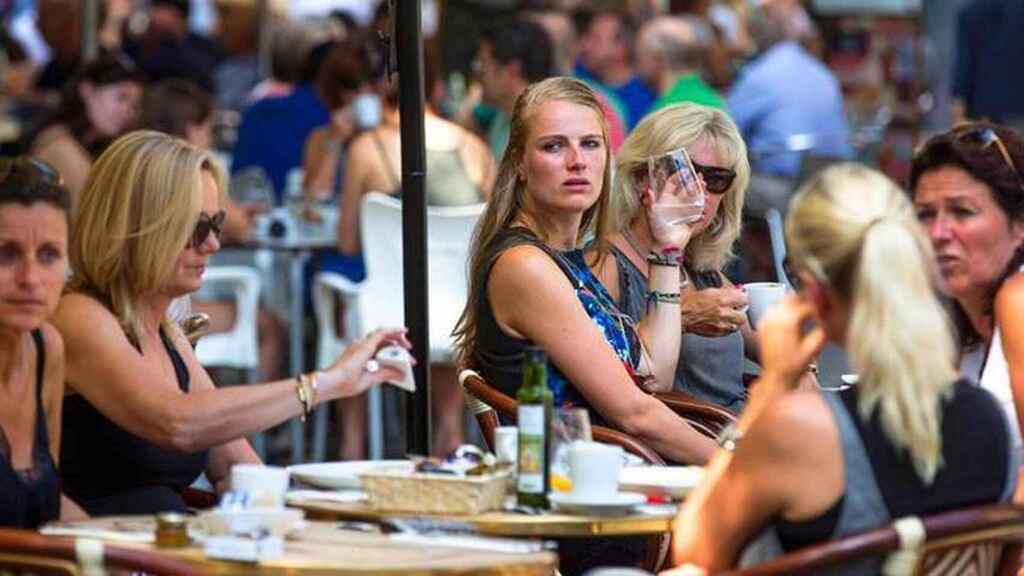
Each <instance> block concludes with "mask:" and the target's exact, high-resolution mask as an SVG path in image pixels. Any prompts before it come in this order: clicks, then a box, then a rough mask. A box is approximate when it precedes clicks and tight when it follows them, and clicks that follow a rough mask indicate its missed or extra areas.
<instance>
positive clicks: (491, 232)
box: [452, 76, 611, 363]
mask: <svg viewBox="0 0 1024 576" xmlns="http://www.w3.org/2000/svg"><path fill="white" fill-rule="evenodd" d="M553 101H563V102H571V103H573V104H578V105H580V106H586V107H587V108H590V109H591V110H593V111H594V113H595V114H596V115H597V118H598V121H599V123H600V125H601V137H602V139H603V141H604V149H605V164H604V174H603V176H602V180H601V195H600V196H599V197H598V199H597V202H595V203H594V205H593V206H591V207H590V208H588V209H587V210H586V211H584V212H583V218H582V220H581V222H580V230H579V234H578V236H577V239H576V240H577V242H578V243H579V242H582V241H583V239H584V238H585V237H587V236H588V235H589V234H593V240H594V245H595V246H596V250H595V255H596V257H601V256H603V255H604V254H605V253H606V250H607V245H606V242H607V240H606V238H607V235H608V231H609V229H610V217H611V207H610V204H611V202H610V197H611V185H610V183H611V152H610V150H609V148H608V123H607V121H606V119H605V116H604V109H603V108H602V107H601V103H600V102H599V101H598V99H597V96H596V95H595V94H594V91H593V90H592V89H591V88H590V87H589V86H587V85H586V84H584V83H583V82H581V81H579V80H576V79H573V78H568V77H564V76H557V77H554V78H548V79H546V80H541V81H540V82H536V83H534V84H531V85H530V86H528V87H527V88H526V90H524V91H523V92H522V94H520V95H519V97H518V98H516V103H515V107H514V108H513V110H512V118H511V127H510V131H509V140H508V146H507V147H506V148H505V154H504V155H503V156H502V157H501V164H500V165H499V166H498V176H497V178H496V179H495V182H494V191H493V192H492V193H491V197H490V199H489V200H488V202H487V208H486V210H484V213H483V216H481V218H480V222H478V223H477V226H476V229H475V230H474V232H473V240H472V245H471V246H470V262H469V278H470V285H469V298H468V300H467V301H466V307H465V308H464V309H463V311H462V316H461V317H460V318H459V322H458V324H456V326H455V331H454V332H452V335H453V336H454V337H455V341H456V347H457V349H458V350H459V358H460V360H461V361H462V362H464V363H468V362H470V360H471V357H472V353H473V347H474V344H475V341H476V325H477V308H478V306H479V305H480V303H481V301H482V299H483V298H484V297H485V294H484V291H485V285H486V282H487V278H486V274H485V272H486V271H487V270H489V269H490V266H491V264H492V262H491V261H490V260H489V259H488V258H487V255H488V254H489V253H490V252H491V251H492V250H491V249H492V245H493V244H494V242H495V240H496V239H497V237H498V235H499V234H500V233H501V232H503V231H505V230H507V229H508V228H510V227H512V226H513V224H514V222H515V221H516V220H517V219H520V220H524V221H525V222H526V223H527V226H528V227H529V228H530V230H531V231H533V232H534V233H535V234H537V236H538V237H540V239H541V240H542V241H547V240H548V239H547V238H546V237H545V231H544V230H542V229H540V227H539V226H536V225H535V224H534V223H533V217H532V215H531V214H529V213H527V212H526V211H525V210H524V206H525V203H524V201H525V195H526V186H525V185H524V184H525V183H524V182H523V180H521V179H520V178H519V173H520V172H519V171H520V169H521V167H522V165H523V161H524V156H525V154H526V144H527V138H528V137H529V134H530V129H531V128H532V120H533V117H534V112H535V111H536V110H537V108H538V107H539V106H542V105H544V104H546V103H548V102H553Z"/></svg>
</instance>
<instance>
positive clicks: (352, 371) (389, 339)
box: [320, 328, 415, 399]
mask: <svg viewBox="0 0 1024 576" xmlns="http://www.w3.org/2000/svg"><path fill="white" fill-rule="evenodd" d="M406 332H407V329H406V328H380V329H377V330H374V331H373V332H370V333H369V334H368V335H367V336H366V337H364V338H361V339H359V340H356V341H355V342H353V343H351V344H349V345H348V347H347V348H345V352H344V353H342V355H341V357H340V358H338V359H337V360H336V361H335V362H334V364H332V365H331V366H330V367H329V368H327V369H326V370H324V371H323V373H322V375H321V377H320V381H321V382H324V383H325V384H326V385H327V386H325V388H327V389H330V390H332V391H333V393H332V394H329V395H327V396H326V397H327V398H329V399H334V398H347V397H349V396H358V395H359V394H362V393H363V392H366V391H367V390H369V389H370V388H371V387H373V386H375V385H377V384H380V383H381V382H387V381H392V380H393V381H400V380H401V379H402V376H403V375H402V373H401V372H400V371H399V370H397V369H395V368H392V367H389V366H379V367H376V368H374V369H372V370H368V369H367V368H368V366H367V364H368V363H369V362H370V360H373V359H374V357H375V356H376V355H377V352H378V351H379V350H380V349H381V348H383V347H385V346H401V347H402V348H405V349H406V350H411V349H412V344H411V343H410V342H409V339H408V338H407V337H406ZM410 361H411V362H413V363H415V360H413V359H412V358H410Z"/></svg>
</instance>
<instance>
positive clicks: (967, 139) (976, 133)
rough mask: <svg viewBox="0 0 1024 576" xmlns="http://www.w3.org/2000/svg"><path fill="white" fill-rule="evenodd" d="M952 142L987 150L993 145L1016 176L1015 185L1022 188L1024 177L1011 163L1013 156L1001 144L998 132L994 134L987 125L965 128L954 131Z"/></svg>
mask: <svg viewBox="0 0 1024 576" xmlns="http://www.w3.org/2000/svg"><path fill="white" fill-rule="evenodd" d="M953 142H955V143H956V144H957V145H958V146H968V147H971V148H979V149H981V150H987V149H988V148H990V147H992V146H993V145H994V146H995V148H996V150H998V151H999V155H1000V156H1001V157H1002V158H1003V162H1004V163H1005V164H1006V166H1007V167H1008V168H1009V169H1010V170H1012V171H1013V173H1014V175H1015V176H1017V185H1018V186H1020V189H1021V190H1024V177H1021V174H1020V171H1019V170H1017V166H1016V165H1015V164H1014V163H1013V158H1012V157H1011V156H1010V151H1009V150H1007V149H1006V144H1003V140H1002V139H1001V138H1000V137H999V134H996V131H995V130H993V129H991V128H987V127H970V128H966V129H963V130H961V131H958V132H954V135H953Z"/></svg>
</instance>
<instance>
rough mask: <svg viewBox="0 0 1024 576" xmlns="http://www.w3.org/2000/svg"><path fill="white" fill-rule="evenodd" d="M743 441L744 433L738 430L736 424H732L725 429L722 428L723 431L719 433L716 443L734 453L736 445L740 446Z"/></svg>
mask: <svg viewBox="0 0 1024 576" xmlns="http://www.w3.org/2000/svg"><path fill="white" fill-rule="evenodd" d="M742 439H743V432H741V431H740V430H738V429H737V428H736V423H735V422H732V423H729V424H726V426H725V428H722V431H721V432H719V433H718V437H717V438H715V442H717V443H718V445H719V446H721V447H722V448H724V449H725V450H728V451H729V452H733V451H735V450H736V445H737V444H739V442H740V440H742Z"/></svg>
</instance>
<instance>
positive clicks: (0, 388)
mask: <svg viewBox="0 0 1024 576" xmlns="http://www.w3.org/2000/svg"><path fill="white" fill-rule="evenodd" d="M69 205H70V201H69V198H68V192H67V190H66V189H64V187H63V186H61V185H60V176H59V175H58V174H57V173H56V172H55V171H54V170H53V168H51V167H50V166H48V165H46V164H44V163H43V162H40V161H38V160H31V159H27V158H0V526H13V527H21V528H35V527H37V526H39V525H40V524H42V523H44V522H47V521H50V520H54V519H56V518H57V517H58V516H64V517H67V516H68V515H69V514H71V515H81V511H80V510H79V509H78V507H77V506H75V505H74V504H73V503H72V502H71V501H70V500H67V499H66V498H62V497H61V491H60V479H59V477H58V475H57V462H58V459H59V456H60V433H61V407H62V403H63V400H64V344H63V341H62V340H61V337H60V334H59V333H58V332H57V330H55V329H54V327H53V326H51V325H50V324H49V322H47V320H46V319H47V318H48V317H49V316H50V315H51V314H52V313H53V311H54V309H56V307H57V301H58V300H59V299H60V292H61V288H62V287H63V286H64V275H65V273H66V272H67V248H68V246H67V243H68V208H69Z"/></svg>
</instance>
